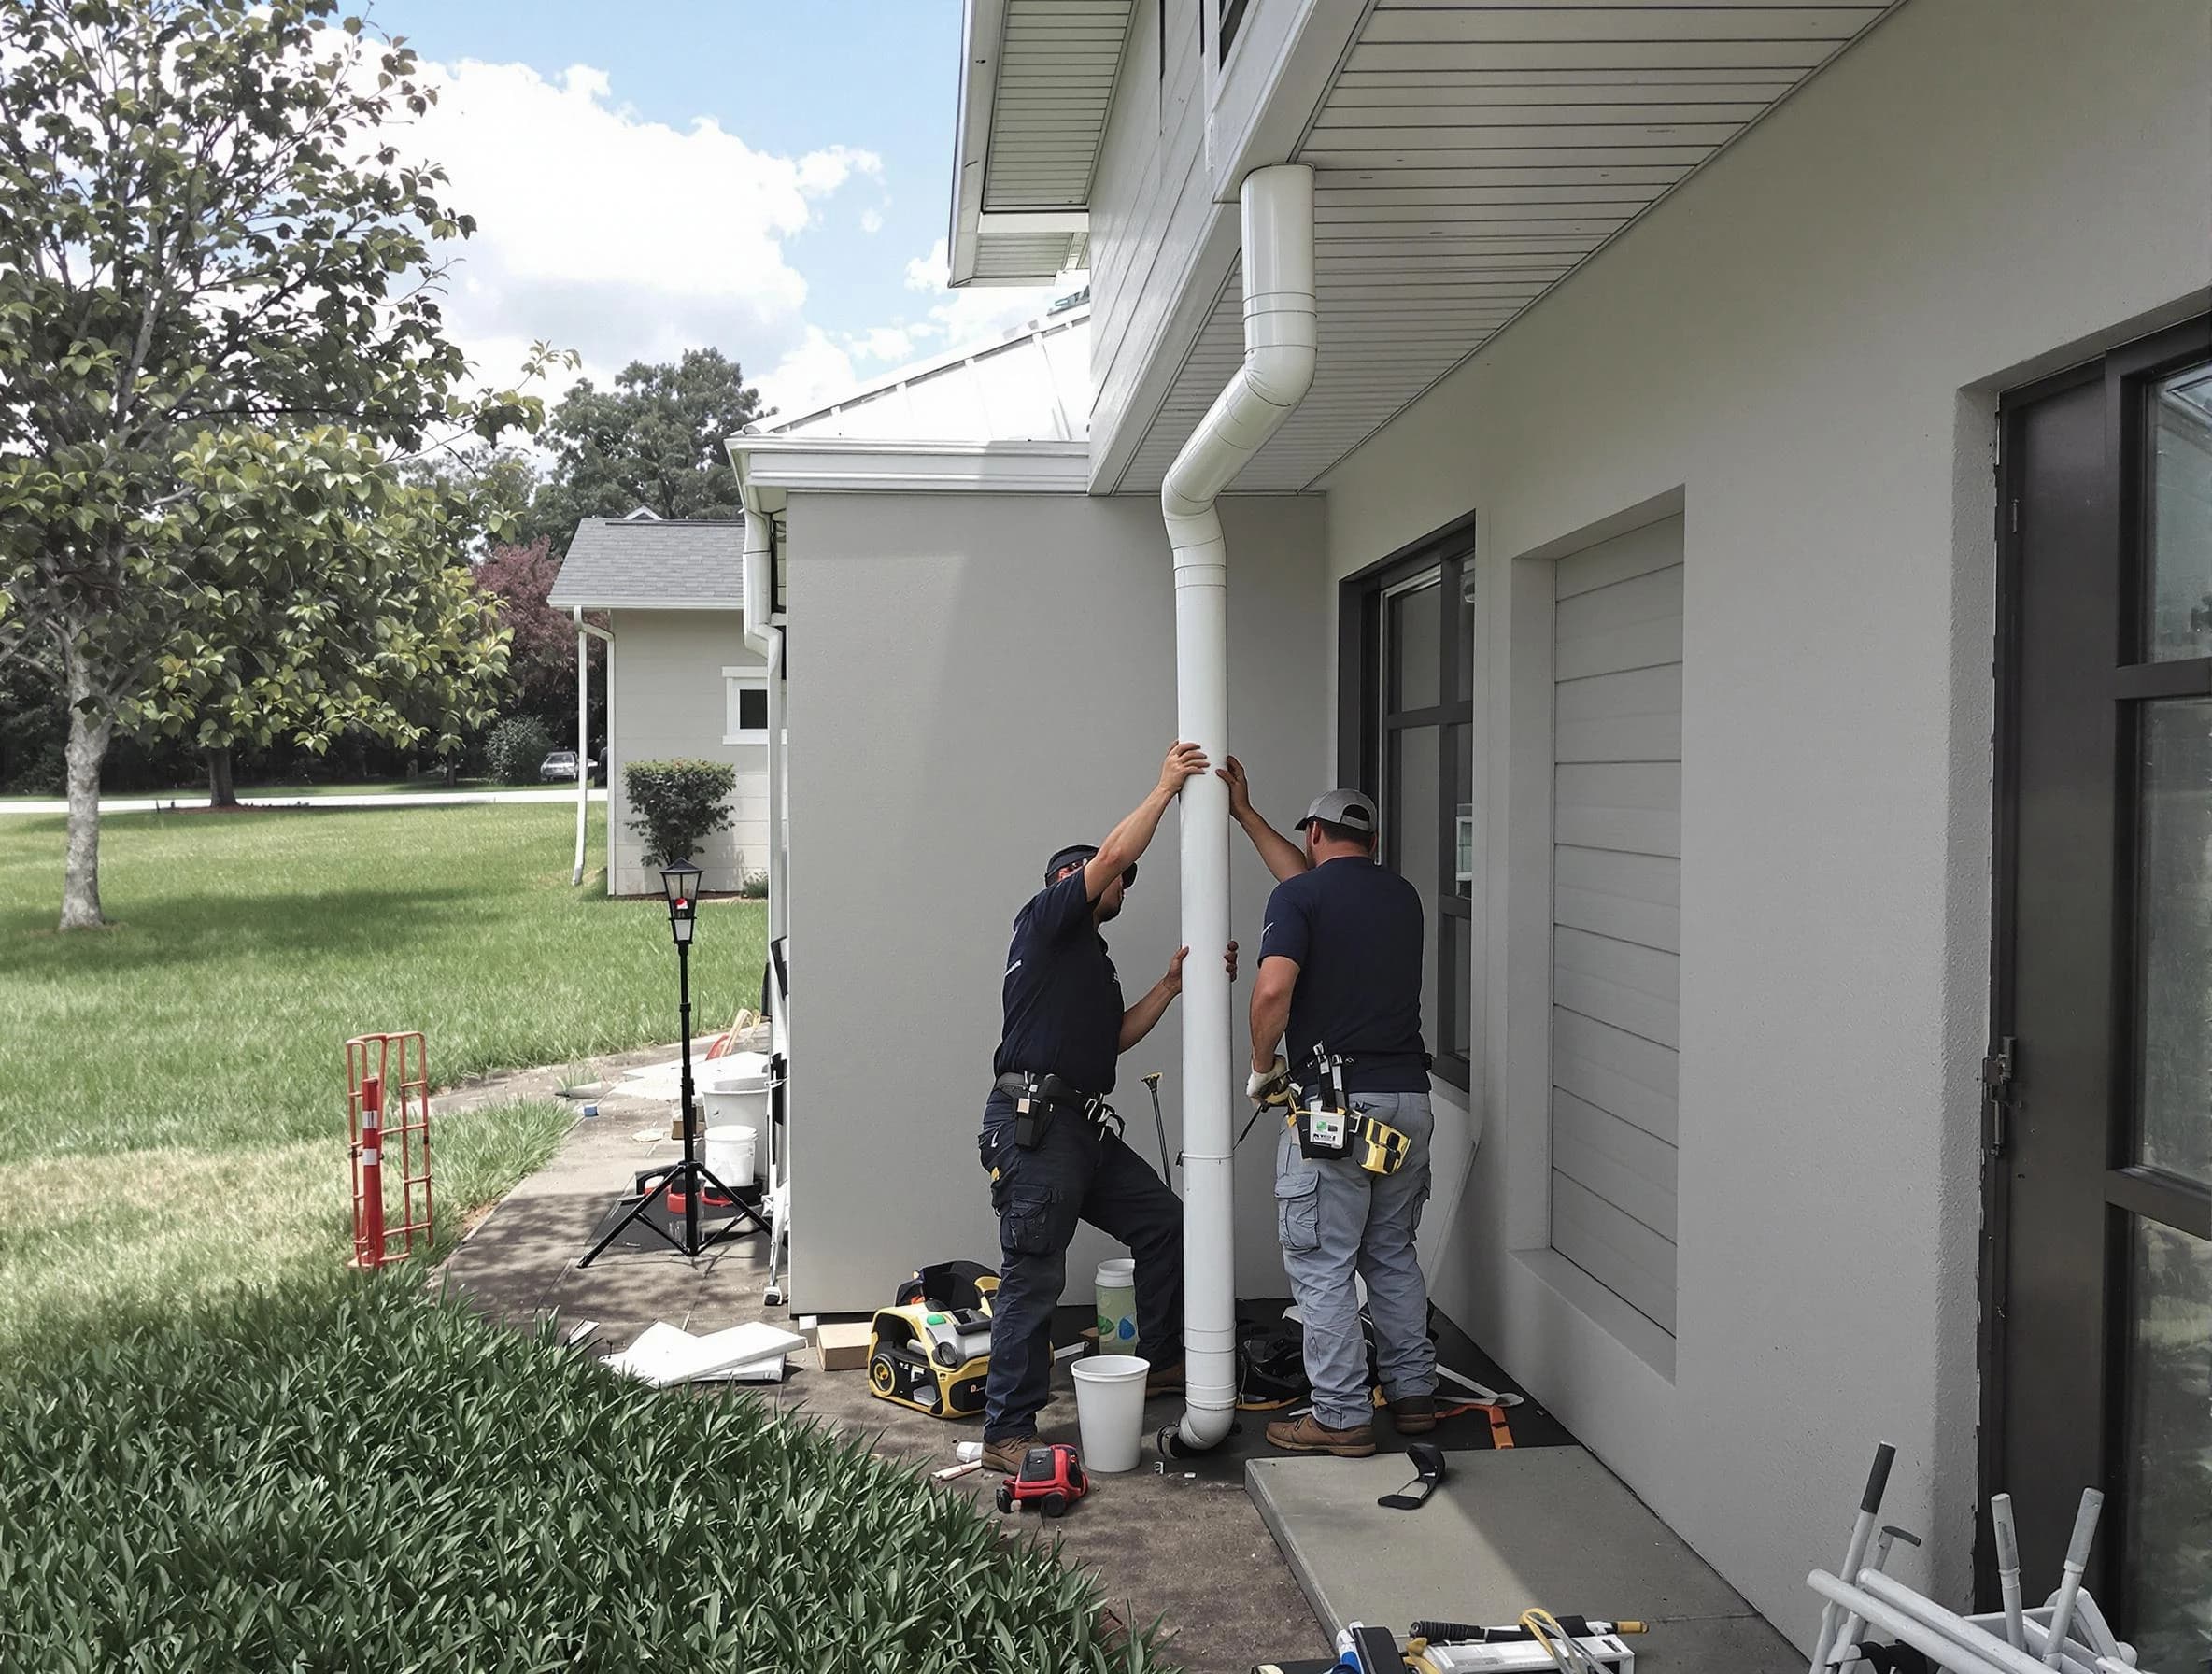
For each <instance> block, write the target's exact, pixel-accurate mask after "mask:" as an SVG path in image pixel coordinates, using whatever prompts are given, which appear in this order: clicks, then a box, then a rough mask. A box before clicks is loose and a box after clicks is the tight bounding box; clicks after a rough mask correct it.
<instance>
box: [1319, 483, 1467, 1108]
mask: <svg viewBox="0 0 2212 1674" xmlns="http://www.w3.org/2000/svg"><path fill="white" fill-rule="evenodd" d="M1474 559H1475V514H1474V513H1472V512H1469V513H1468V514H1467V515H1466V516H1465V517H1463V518H1455V519H1454V520H1453V521H1452V522H1450V523H1448V524H1446V525H1445V526H1444V527H1443V528H1441V529H1439V530H1437V531H1435V532H1433V533H1430V534H1426V535H1424V536H1423V537H1422V538H1421V539H1420V540H1418V541H1415V542H1413V543H1412V544H1411V545H1410V546H1402V547H1400V548H1399V549H1398V550H1397V551H1396V552H1394V553H1392V554H1390V556H1389V557H1387V558H1384V559H1382V560H1380V561H1378V562H1376V563H1373V564H1370V565H1368V567H1367V568H1366V569H1364V570H1361V571H1359V572H1357V573H1356V574H1354V575H1349V576H1347V577H1345V579H1344V580H1343V581H1342V582H1341V583H1340V584H1339V589H1338V600H1337V603H1338V613H1337V617H1338V620H1337V631H1338V662H1337V669H1338V683H1337V692H1338V714H1337V763H1338V773H1339V777H1340V780H1341V782H1342V783H1344V784H1346V785H1356V786H1357V787H1359V788H1360V789H1361V790H1363V791H1365V792H1366V793H1367V794H1368V796H1370V797H1372V798H1374V800H1375V806H1376V807H1377V809H1378V810H1381V811H1382V813H1383V817H1384V821H1385V824H1384V828H1383V837H1382V847H1383V852H1384V853H1385V854H1386V853H1387V852H1388V845H1389V843H1390V831H1389V826H1388V823H1387V822H1388V818H1389V813H1388V809H1389V802H1388V796H1389V787H1387V786H1386V785H1384V784H1383V782H1382V779H1383V773H1382V767H1383V762H1384V761H1385V760H1386V759H1387V757H1388V751H1387V748H1386V735H1387V734H1389V733H1392V732H1397V731H1404V730H1406V729H1408V728H1412V727H1425V726H1433V727H1435V728H1436V730H1437V787H1438V795H1437V831H1436V844H1437V851H1436V852H1437V876H1436V878H1435V879H1434V880H1433V882H1434V886H1435V901H1436V913H1435V917H1436V920H1437V922H1436V923H1435V924H1434V925H1433V926H1431V927H1430V933H1429V957H1430V958H1432V959H1434V960H1435V961H1436V967H1435V969H1436V993H1437V1015H1436V1016H1434V1017H1425V1018H1423V1019H1422V1023H1423V1027H1424V1028H1425V1029H1426V1030H1427V1031H1428V1035H1429V1039H1428V1047H1429V1054H1430V1057H1431V1058H1432V1060H1433V1062H1432V1063H1431V1065H1430V1072H1431V1073H1432V1074H1433V1075H1435V1076H1436V1077H1437V1078H1438V1079H1439V1080H1440V1081H1443V1082H1447V1083H1449V1084H1450V1085H1453V1086H1455V1087H1457V1088H1459V1089H1460V1090H1461V1091H1462V1092H1466V1091H1468V1089H1469V1087H1470V1085H1471V1084H1472V1081H1473V1059H1472V1053H1471V1046H1472V1043H1473V1041H1474V1038H1475V1026H1474V1025H1475V1020H1474V1018H1473V1016H1472V1015H1471V1014H1468V1012H1469V1008H1470V1007H1471V1002H1472V999H1473V986H1474V985H1473V972H1472V971H1471V969H1465V968H1462V966H1461V965H1460V964H1459V962H1457V961H1455V960H1454V959H1453V958H1452V935H1451V932H1450V929H1449V927H1448V925H1447V924H1446V923H1445V922H1444V921H1445V920H1446V919H1451V918H1456V919H1459V920H1461V921H1462V922H1464V923H1465V924H1466V925H1467V927H1468V946H1469V948H1470V950H1471V949H1472V947H1473V943H1474V940H1475V935H1474V918H1475V894H1476V891H1477V889H1478V888H1479V887H1480V884H1481V880H1480V879H1479V878H1470V879H1469V880H1468V893H1467V894H1465V895H1462V894H1461V893H1460V891H1459V883H1460V879H1459V865H1458V859H1459V813H1458V806H1459V805H1458V802H1457V801H1456V800H1455V791H1456V788H1457V787H1458V785H1459V783H1460V779H1461V774H1460V773H1459V772H1458V771H1457V768H1458V763H1457V762H1456V761H1455V760H1454V759H1453V754H1452V743H1453V739H1454V738H1456V739H1457V740H1458V742H1459V745H1460V747H1461V748H1462V749H1464V750H1466V751H1468V752H1469V761H1470V764H1471V760H1472V751H1473V748H1474V733H1473V728H1474V721H1475V702H1474V699H1473V697H1472V696H1471V695H1470V696H1468V697H1467V698H1461V697H1460V696H1459V695H1458V693H1459V688H1460V678H1461V674H1462V668H1463V662H1464V663H1465V664H1466V665H1467V666H1468V669H1469V670H1470V671H1471V668H1472V666H1473V664H1474V662H1475V654H1474V647H1473V645H1471V644H1470V645H1468V655H1467V657H1466V658H1465V659H1463V658H1462V656H1461V645H1460V639H1461V633H1460V626H1461V619H1462V617H1463V614H1464V606H1465V604H1466V603H1467V598H1466V592H1465V589H1466V585H1467V577H1468V572H1469V571H1470V569H1471V567H1472V565H1473V563H1474ZM1432 571H1433V572H1435V573H1436V575H1437V578H1438V586H1439V588H1440V589H1442V599H1441V601H1440V603H1442V605H1443V608H1441V609H1440V610H1439V612H1438V619H1439V626H1438V635H1439V642H1440V643H1439V645H1438V646H1437V697H1438V702H1435V703H1431V704H1425V705H1424V706H1422V707H1420V708H1414V709H1402V710H1394V709H1391V708H1390V707H1389V706H1388V699H1387V696H1386V694H1387V692H1388V690H1389V688H1388V684H1387V682H1388V677H1389V670H1388V669H1387V668H1386V667H1385V666H1384V663H1383V648H1384V646H1383V622H1384V611H1385V608H1386V604H1387V602H1388V601H1389V599H1390V598H1391V597H1392V596H1393V595H1395V594H1397V593H1399V592H1403V591H1407V590H1410V589H1411V587H1412V586H1413V585H1414V584H1416V583H1417V582H1419V581H1420V580H1421V578H1423V577H1425V575H1428V574H1429V573H1430V572H1432ZM1468 690H1469V692H1470V694H1471V692H1472V690H1473V682H1472V681H1471V680H1470V681H1469V683H1468ZM1468 773H1470V774H1471V773H1472V767H1471V765H1470V766H1469V768H1468ZM1377 858H1379V859H1380V858H1382V856H1380V855H1379V856H1378V857H1377ZM1454 1017H1463V1018H1464V1022H1465V1025H1466V1034H1467V1038H1468V1043H1469V1046H1470V1051H1469V1052H1466V1053H1460V1052H1453V1051H1452V1050H1450V1046H1451V1040H1452V1033H1453V1030H1452V1029H1451V1027H1450V1023H1449V1021H1448V1020H1449V1019H1452V1018H1454Z"/></svg>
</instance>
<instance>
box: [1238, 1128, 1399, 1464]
mask: <svg viewBox="0 0 2212 1674" xmlns="http://www.w3.org/2000/svg"><path fill="white" fill-rule="evenodd" d="M1352 1103H1353V1104H1354V1106H1355V1107H1357V1108H1358V1109H1361V1110H1364V1111H1367V1112H1368V1113H1369V1114H1372V1115H1373V1116H1375V1117H1376V1118H1377V1119H1378V1120H1380V1121H1382V1122H1387V1123H1388V1124H1389V1125H1390V1126H1391V1127H1393V1128H1397V1129H1398V1130H1399V1131H1400V1132H1402V1133H1403V1134H1404V1135H1405V1136H1406V1160H1405V1163H1404V1165H1403V1166H1402V1167H1400V1168H1399V1170H1398V1171H1397V1173H1395V1174H1370V1173H1368V1171H1367V1170H1365V1169H1363V1168H1361V1167H1360V1166H1359V1164H1358V1163H1357V1162H1356V1161H1355V1160H1354V1159H1353V1158H1351V1157H1348V1156H1347V1157H1341V1158H1337V1159H1334V1160H1327V1161H1310V1160H1308V1159H1307V1158H1306V1157H1304V1156H1299V1155H1298V1140H1297V1133H1296V1132H1295V1131H1294V1130H1292V1129H1291V1128H1288V1127H1285V1128H1284V1129H1283V1137H1282V1139H1281V1140H1280V1141H1279V1142H1277V1144H1276V1147H1275V1216H1276V1230H1277V1232H1278V1233H1279V1234H1280V1235H1281V1237H1282V1240H1283V1270H1284V1271H1285V1272H1287V1273H1288V1274H1289V1275H1290V1294H1291V1297H1292V1298H1293V1299H1294V1300H1295V1301H1296V1302H1297V1305H1298V1312H1299V1313H1300V1315H1302V1316H1303V1318H1304V1320H1305V1334H1306V1377H1307V1380H1308V1381H1309V1382H1310V1383H1312V1385H1313V1416H1314V1417H1315V1418H1317V1419H1319V1420H1320V1421H1321V1422H1322V1423H1323V1424H1325V1425H1326V1426H1328V1427H1329V1428H1330V1429H1332V1430H1344V1429H1350V1428H1352V1427H1353V1426H1355V1425H1363V1424H1367V1423H1369V1422H1370V1421H1371V1420H1372V1419H1373V1417H1374V1408H1373V1405H1372V1403H1371V1399H1370V1397H1369V1394H1368V1355H1367V1341H1366V1338H1365V1336H1364V1334H1363V1333H1362V1331H1361V1329H1360V1324H1359V1290H1358V1286H1357V1285H1356V1284H1354V1282H1353V1276H1354V1274H1355V1273H1356V1274H1357V1275H1358V1276H1359V1277H1360V1278H1361V1279H1364V1280H1366V1281H1367V1286H1368V1318H1369V1319H1371V1320H1372V1321H1373V1322H1374V1326H1375V1369H1376V1370H1377V1371H1378V1372H1379V1373H1380V1374H1381V1376H1382V1393H1383V1394H1384V1395H1385V1396H1386V1397H1389V1398H1390V1399H1392V1400H1397V1399H1401V1398H1402V1397H1406V1396H1409V1395H1434V1394H1435V1393H1436V1387H1437V1356H1436V1349H1435V1347H1434V1346H1433V1345H1432V1344H1431V1343H1430V1342H1429V1341H1428V1286H1427V1284H1425V1282H1424V1281H1423V1279H1422V1277H1421V1264H1420V1262H1419V1260H1417V1259H1416V1258H1415V1256H1414V1254H1413V1235H1414V1233H1415V1232H1417V1231H1418V1230H1419V1229H1420V1227H1421V1206H1422V1204H1424V1203H1425V1202H1426V1201H1427V1200H1428V1144H1429V1139H1430V1136H1431V1135H1432V1134H1433V1133H1434V1131H1435V1128H1436V1123H1435V1119H1434V1118H1433V1117H1432V1116H1431V1115H1430V1114H1429V1109H1428V1095H1427V1094H1426V1093H1354V1095H1353V1096H1352Z"/></svg>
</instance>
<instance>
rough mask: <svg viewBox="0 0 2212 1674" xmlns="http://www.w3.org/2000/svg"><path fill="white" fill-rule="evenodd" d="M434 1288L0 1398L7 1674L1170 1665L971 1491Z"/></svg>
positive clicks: (41, 1367)
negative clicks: (592, 1360) (451, 1300)
mask: <svg viewBox="0 0 2212 1674" xmlns="http://www.w3.org/2000/svg"><path fill="white" fill-rule="evenodd" d="M419 1282H420V1276H419V1274H416V1275H414V1276H413V1277H412V1278H411V1279H410V1280H409V1281H407V1282H404V1283H401V1282H393V1281H391V1280H389V1279H388V1280H386V1281H383V1282H380V1283H379V1282H373V1281H372V1282H356V1283H351V1284H348V1283H345V1282H344V1281H342V1280H341V1279H339V1278H338V1277H337V1276H336V1275H333V1276H332V1277H331V1278H330V1279H328V1280H325V1281H322V1282H320V1283H319V1284H315V1285H312V1286H310V1287H308V1289H307V1290H306V1291H305V1292H304V1293H302V1292H298V1291H295V1292H292V1293H291V1294H287V1295H282V1296H273V1295H267V1294H262V1295H259V1296H256V1297H253V1298H248V1299H246V1300H243V1301H240V1302H235V1303H233V1304H232V1305H231V1306H229V1307H228V1308H226V1309H223V1310H220V1311H219V1310H212V1309H201V1310H199V1311H196V1312H188V1313H184V1314H180V1315H176V1316H173V1317H171V1318H169V1319H167V1320H165V1321H159V1322H156V1323H149V1324H146V1325H144V1326H141V1328H139V1329H136V1330H135V1331H134V1332H133V1333H131V1334H130V1335H128V1336H126V1337H121V1338H112V1339H106V1338H104V1339H102V1340H100V1341H95V1342H92V1343H89V1344H85V1345H82V1346H79V1347H77V1348H74V1349H71V1350H68V1351H65V1352H64V1353H63V1354H61V1355H59V1356H58V1357H56V1358H53V1359H50V1360H49V1361H47V1362H45V1363H43V1364H34V1365H33V1366H31V1367H30V1368H28V1369H26V1371H25V1372H24V1374H23V1375H22V1377H21V1380H20V1381H18V1382H16V1383H13V1384H9V1383H0V1435H5V1436H6V1437H7V1438H8V1445H7V1447H5V1448H0V1528H5V1529H7V1539H6V1540H5V1541H0V1597H5V1598H6V1599H7V1611H6V1612H5V1613H4V1614H0V1667H9V1668H50V1669H66V1670H85V1671H86V1674H91V1671H92V1670H107V1669H153V1668H156V1667H158V1668H160V1669H161V1670H163V1674H204V1671H211V1670H216V1669H221V1670H226V1671H227V1670H230V1669H234V1668H285V1669H291V1670H298V1671H300V1674H326V1671H327V1674H340V1671H342V1670H343V1671H350V1670H353V1669H358V1668H408V1667H441V1668H470V1669H483V1670H502V1671H503V1670H510V1669H512V1670H517V1671H519V1670H522V1669H526V1668H527V1669H541V1668H556V1667H560V1668H568V1667H617V1666H618V1667H635V1668H657V1669H663V1670H669V1671H671V1674H688V1671H689V1670H700V1671H702V1674H704V1671H705V1670H710V1669H712V1670H716V1671H719V1670H723V1669H735V1668H771V1667H773V1668H801V1667H803V1668H828V1667H872V1668H898V1669H901V1670H915V1671H922V1670H940V1669H942V1670H947V1671H949V1670H955V1669H958V1670H968V1669H978V1668H992V1669H1000V1668H1003V1669H1009V1670H1011V1669H1016V1668H1082V1669H1089V1670H1113V1669H1124V1670H1129V1671H1131V1674H1142V1671H1145V1670H1151V1669H1156V1668H1161V1667H1165V1666H1166V1665H1165V1664H1164V1663H1163V1662H1162V1661H1161V1660H1160V1657H1159V1653H1157V1652H1156V1651H1155V1650H1154V1649H1153V1648H1152V1645H1151V1643H1150V1640H1149V1637H1147V1636H1139V1637H1137V1638H1134V1639H1128V1640H1127V1641H1122V1642H1118V1643H1114V1644H1112V1645H1110V1644H1108V1643H1107V1639H1108V1634H1107V1631H1106V1630H1105V1629H1104V1627H1103V1626H1102V1624H1101V1614H1100V1610H1099V1600H1098V1598H1097V1596H1096V1594H1095V1593H1094V1592H1093V1590H1092V1586H1091V1584H1090V1582H1088V1581H1087V1580H1086V1579H1085V1577H1084V1576H1083V1575H1081V1574H1079V1573H1076V1572H1074V1571H1071V1570H1069V1569H1066V1568H1061V1566H1060V1565H1059V1564H1058V1563H1057V1562H1056V1560H1055V1558H1054V1556H1053V1554H1052V1553H1050V1552H1048V1551H1045V1550H1043V1549H1042V1548H1039V1547H1037V1546H1034V1545H1031V1544H1030V1543H1028V1542H1026V1541H1024V1542H1014V1543H1008V1542H1002V1541H1001V1539H1000V1535H999V1532H998V1530H997V1529H996V1528H995V1527H994V1526H993V1525H991V1524H989V1523H986V1522H985V1520H984V1519H983V1518H981V1517H980V1516H978V1515H977V1513H976V1511H974V1509H973V1508H972V1506H971V1504H970V1503H969V1502H968V1501H967V1499H966V1498H964V1497H960V1496H956V1495H944V1494H938V1493H935V1492H932V1491H931V1490H930V1488H929V1486H928V1484H927V1483H925V1482H922V1481H921V1480H920V1479H919V1478H918V1477H916V1476H915V1475H913V1474H911V1473H910V1472H908V1471H907V1470H904V1469H901V1468H900V1467H898V1466H896V1465H893V1464H889V1463H886V1462H885V1461H883V1460H879V1459H876V1458H874V1457H873V1456H872V1455H871V1454H869V1452H868V1451H867V1449H866V1448H865V1447H864V1446H861V1445H859V1444H858V1443H856V1442H852V1441H847V1440H842V1439H840V1438H839V1437H837V1436H836V1435H834V1434H832V1433H830V1432H829V1431H826V1430H823V1429H819V1428H815V1427H813V1426H808V1425H805V1424H802V1423H801V1422H798V1421H795V1420H784V1419H779V1418H777V1417H775V1416H774V1415H773V1413H771V1412H769V1411H768V1410H767V1409H766V1408H765V1407H764V1406H763V1405H761V1404H760V1403H759V1401H757V1400H755V1399H753V1398H751V1397H742V1396H722V1397H701V1396H698V1395H696V1394H695V1393H693V1392H691V1391H688V1390H667V1391H650V1390H646V1389H645V1388H643V1387H641V1386H639V1385H636V1384H633V1383H628V1382H626V1381H623V1380H621V1379H618V1378H617V1377H616V1376H615V1375H614V1374H612V1373H610V1372H606V1371H604V1370H602V1369H599V1368H597V1367H596V1366H593V1365H591V1364H589V1363H588V1362H587V1361H585V1360H583V1359H580V1358H578V1357H575V1356H574V1355H569V1354H567V1353H564V1352H563V1351H562V1350H561V1349H560V1347H559V1346H557V1344H558V1339H557V1336H556V1333H557V1332H558V1331H560V1330H563V1329H565V1325H562V1326H546V1327H545V1328H543V1329H542V1330H541V1332H540V1333H539V1335H538V1336H537V1337H536V1338H535V1339H534V1340H533V1339H532V1338H530V1337H526V1336H523V1335H520V1334H518V1333H516V1332H513V1331H509V1330H507V1329H505V1328H503V1327H501V1326H492V1325H489V1324H487V1323H486V1322H484V1321H482V1320H479V1319H478V1318H476V1317H475V1315H474V1314H472V1313H469V1312H466V1311H465V1310H463V1309H462V1308H461V1307H459V1306H449V1305H442V1304H435V1303H430V1302H425V1301H421V1300H418V1294H419V1293H418V1285H419Z"/></svg>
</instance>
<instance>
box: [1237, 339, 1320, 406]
mask: <svg viewBox="0 0 2212 1674" xmlns="http://www.w3.org/2000/svg"><path fill="white" fill-rule="evenodd" d="M1313 365H1314V348H1313V345H1312V344H1311V343H1270V344H1267V345H1265V346H1264V347H1261V348H1255V349H1253V350H1252V351H1251V353H1250V354H1249V355H1248V356H1247V357H1246V359H1245V362H1244V379H1245V382H1246V383H1248V384H1249V385H1250V386H1251V388H1252V392H1253V393H1254V394H1255V395H1256V396H1258V397H1259V398H1260V399H1261V400H1262V401H1264V402H1266V403H1267V404H1269V406H1275V407H1295V406H1297V404H1298V403H1299V402H1301V401H1303V400H1305V399H1306V392H1307V391H1308V390H1311V389H1312V387H1313Z"/></svg>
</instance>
